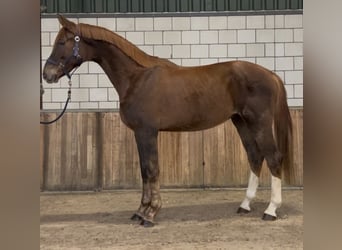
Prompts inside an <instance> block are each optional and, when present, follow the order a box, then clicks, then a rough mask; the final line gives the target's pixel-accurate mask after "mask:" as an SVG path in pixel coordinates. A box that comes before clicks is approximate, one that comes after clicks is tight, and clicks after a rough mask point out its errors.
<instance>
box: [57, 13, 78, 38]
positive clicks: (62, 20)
mask: <svg viewBox="0 0 342 250" xmlns="http://www.w3.org/2000/svg"><path fill="white" fill-rule="evenodd" d="M57 16H58V21H59V23H60V24H61V25H62V26H63V27H64V28H66V29H67V30H69V31H70V32H72V33H74V34H75V33H76V24H75V23H73V22H71V21H69V20H68V19H66V18H65V17H64V16H62V15H57Z"/></svg>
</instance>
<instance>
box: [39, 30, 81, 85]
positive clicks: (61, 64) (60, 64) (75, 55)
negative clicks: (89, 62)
mask: <svg viewBox="0 0 342 250" xmlns="http://www.w3.org/2000/svg"><path fill="white" fill-rule="evenodd" d="M74 40H75V43H74V47H73V48H72V55H70V56H69V57H68V58H67V59H65V61H64V62H56V61H55V60H53V59H51V57H49V58H48V59H47V60H46V61H47V62H48V63H51V64H53V65H56V66H58V67H59V68H61V69H62V71H63V73H64V74H65V75H66V76H67V77H68V78H69V80H71V76H72V75H73V74H74V72H75V70H76V69H77V68H78V66H77V67H75V69H74V70H73V71H72V72H71V74H70V72H68V71H67V70H66V69H65V66H66V64H67V63H68V62H69V61H70V60H71V59H72V58H76V60H78V63H77V64H78V65H81V63H82V57H81V55H80V54H79V51H80V48H79V42H80V40H81V38H80V37H79V35H76V36H75V37H74Z"/></svg>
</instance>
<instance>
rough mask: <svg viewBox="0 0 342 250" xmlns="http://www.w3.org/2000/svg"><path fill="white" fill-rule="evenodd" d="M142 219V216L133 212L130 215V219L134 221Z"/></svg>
mask: <svg viewBox="0 0 342 250" xmlns="http://www.w3.org/2000/svg"><path fill="white" fill-rule="evenodd" d="M142 219H143V218H142V217H141V216H140V215H137V214H133V216H132V217H131V220H134V221H141V220H142Z"/></svg>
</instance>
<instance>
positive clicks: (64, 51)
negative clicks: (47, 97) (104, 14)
mask: <svg viewBox="0 0 342 250" xmlns="http://www.w3.org/2000/svg"><path fill="white" fill-rule="evenodd" d="M58 20H59V22H60V24H61V25H62V28H61V29H60V31H59V32H58V34H57V37H56V40H55V44H54V45H53V50H52V53H51V55H50V57H49V58H48V59H47V61H46V63H45V66H44V70H43V77H44V79H45V80H46V81H47V82H48V83H56V82H57V81H58V80H59V79H60V78H61V77H62V76H64V75H66V76H67V77H68V78H70V71H72V70H73V69H74V68H75V67H77V66H79V65H81V63H82V57H81V55H80V49H79V48H80V43H81V38H80V31H79V27H78V26H77V25H76V24H75V23H73V22H71V21H69V20H67V19H66V18H64V17H63V16H58Z"/></svg>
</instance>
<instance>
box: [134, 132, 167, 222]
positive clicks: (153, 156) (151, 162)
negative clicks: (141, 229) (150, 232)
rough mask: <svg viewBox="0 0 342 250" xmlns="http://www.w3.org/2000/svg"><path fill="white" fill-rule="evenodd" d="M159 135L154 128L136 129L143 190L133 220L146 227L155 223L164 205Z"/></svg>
mask: <svg viewBox="0 0 342 250" xmlns="http://www.w3.org/2000/svg"><path fill="white" fill-rule="evenodd" d="M157 136H158V131H156V130H152V129H144V130H139V131H135V139H136V142H137V146H138V152H139V160H140V168H141V176H142V179H143V192H142V198H141V204H140V207H139V209H138V211H137V212H136V213H135V214H134V215H133V216H132V220H141V225H144V226H145V227H151V226H153V225H154V218H155V216H156V215H157V213H158V211H159V210H160V208H161V205H162V203H161V197H160V192H159V166H158V148H157Z"/></svg>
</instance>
